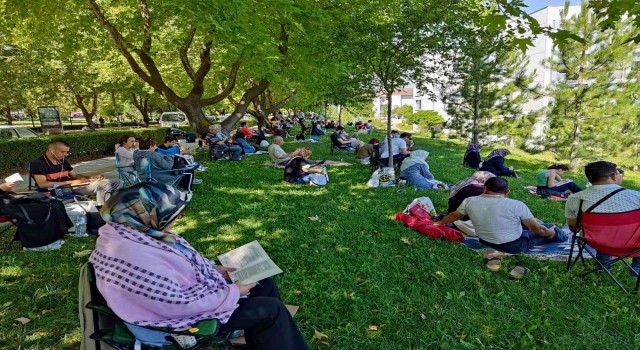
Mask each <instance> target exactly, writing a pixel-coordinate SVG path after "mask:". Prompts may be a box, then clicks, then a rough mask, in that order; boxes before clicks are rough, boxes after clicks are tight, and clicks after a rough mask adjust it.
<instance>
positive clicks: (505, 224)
mask: <svg viewBox="0 0 640 350" xmlns="http://www.w3.org/2000/svg"><path fill="white" fill-rule="evenodd" d="M508 194H509V183H508V182H507V180H505V179H503V178H501V177H494V178H491V179H489V180H487V182H485V184H484V193H483V194H481V195H480V196H477V197H469V198H467V199H465V200H464V201H463V202H462V204H461V205H460V207H458V209H457V210H456V211H454V212H452V213H450V214H449V215H447V216H446V217H444V218H443V219H442V220H440V221H439V222H436V223H435V224H436V225H445V224H449V223H452V222H454V221H456V220H459V219H460V218H462V217H463V216H465V215H469V218H470V219H471V222H472V223H473V227H474V229H475V231H476V235H478V238H480V242H481V243H482V244H484V245H487V246H489V247H491V248H494V249H496V250H499V251H502V252H505V253H512V254H518V253H524V252H527V251H528V250H530V249H531V248H532V247H533V246H536V245H540V244H545V243H557V242H564V241H566V240H567V238H568V235H567V234H566V233H565V232H564V231H562V230H561V229H559V228H557V227H555V226H554V225H552V224H540V223H539V222H538V220H537V219H536V218H535V217H533V214H531V211H530V210H529V208H528V207H527V206H526V205H525V204H524V203H522V202H520V201H517V200H514V199H509V198H507V195H508ZM522 225H524V226H526V227H527V228H528V230H523V228H522Z"/></svg>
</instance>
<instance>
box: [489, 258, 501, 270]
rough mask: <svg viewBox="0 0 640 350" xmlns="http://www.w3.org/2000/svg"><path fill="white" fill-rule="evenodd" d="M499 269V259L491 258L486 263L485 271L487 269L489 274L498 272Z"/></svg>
mask: <svg viewBox="0 0 640 350" xmlns="http://www.w3.org/2000/svg"><path fill="white" fill-rule="evenodd" d="M500 267H502V261H501V258H491V259H489V261H488V262H487V269H489V271H491V272H498V271H500Z"/></svg>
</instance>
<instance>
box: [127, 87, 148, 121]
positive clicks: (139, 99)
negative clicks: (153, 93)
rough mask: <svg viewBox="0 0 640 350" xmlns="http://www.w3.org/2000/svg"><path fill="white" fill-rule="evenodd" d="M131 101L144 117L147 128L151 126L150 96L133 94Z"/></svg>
mask: <svg viewBox="0 0 640 350" xmlns="http://www.w3.org/2000/svg"><path fill="white" fill-rule="evenodd" d="M131 100H132V101H133V105H134V106H135V107H136V109H137V110H138V112H140V114H141V115H142V120H143V121H144V125H145V126H149V122H150V120H149V96H144V97H143V96H142V95H140V96H136V94H135V93H133V92H132V93H131Z"/></svg>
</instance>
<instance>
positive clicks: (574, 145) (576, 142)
mask: <svg viewBox="0 0 640 350" xmlns="http://www.w3.org/2000/svg"><path fill="white" fill-rule="evenodd" d="M581 117H582V116H581V106H580V104H578V110H577V111H576V116H575V117H574V119H573V137H572V141H571V151H570V153H569V168H570V169H572V170H573V169H575V168H576V167H577V166H578V159H579V158H578V149H579V147H580V131H581V128H582V120H581Z"/></svg>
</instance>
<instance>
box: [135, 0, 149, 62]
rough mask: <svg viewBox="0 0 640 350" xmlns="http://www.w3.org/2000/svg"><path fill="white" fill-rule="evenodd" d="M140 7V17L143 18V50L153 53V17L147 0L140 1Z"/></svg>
mask: <svg viewBox="0 0 640 350" xmlns="http://www.w3.org/2000/svg"><path fill="white" fill-rule="evenodd" d="M138 4H139V5H140V15H141V16H142V31H143V33H144V41H143V42H142V50H144V52H151V34H150V33H149V30H150V29H151V15H149V6H148V5H147V0H138Z"/></svg>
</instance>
